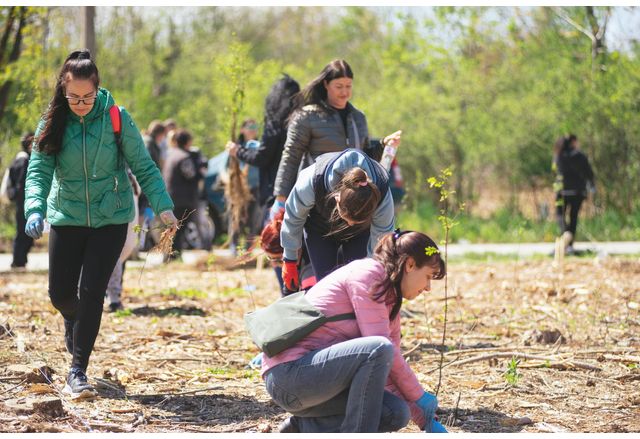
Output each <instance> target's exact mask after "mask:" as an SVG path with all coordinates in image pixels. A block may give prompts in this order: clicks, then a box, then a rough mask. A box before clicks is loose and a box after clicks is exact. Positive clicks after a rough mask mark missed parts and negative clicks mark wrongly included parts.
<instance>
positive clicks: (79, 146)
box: [24, 88, 173, 227]
mask: <svg viewBox="0 0 640 439" xmlns="http://www.w3.org/2000/svg"><path fill="white" fill-rule="evenodd" d="M112 105H114V100H113V98H112V97H111V94H110V93H109V91H107V90H105V89H103V88H100V89H99V90H98V97H97V100H96V102H95V104H94V106H93V108H92V109H91V112H89V114H87V115H86V116H84V118H81V117H79V116H77V115H76V114H74V113H73V112H71V111H69V115H68V117H67V125H66V128H65V132H64V137H63V141H62V149H61V151H60V152H59V153H57V154H51V155H47V154H44V153H43V152H40V151H39V150H38V145H37V143H34V147H33V152H32V154H31V160H30V161H29V168H28V170H27V182H26V185H25V202H24V210H25V218H29V215H31V214H32V213H34V212H39V213H41V214H42V216H43V217H44V216H46V218H47V221H49V223H50V224H51V225H54V226H85V227H102V226H106V225H110V224H126V223H128V222H130V221H131V220H133V217H134V214H135V209H134V206H133V192H132V188H131V183H129V178H128V177H127V172H126V169H125V167H126V166H125V160H126V163H128V164H129V167H130V168H131V170H132V171H133V174H134V175H135V176H136V178H137V180H138V182H139V183H140V186H141V187H142V190H143V191H144V193H145V195H146V196H147V197H148V199H149V201H150V202H151V207H152V208H153V210H154V212H155V213H156V214H158V213H160V212H164V211H166V210H173V202H172V201H171V198H170V197H169V195H168V193H167V189H166V187H165V185H164V182H163V181H162V176H161V175H160V171H159V170H158V168H157V166H156V164H155V163H154V162H153V160H151V157H150V156H149V153H148V152H147V149H146V148H145V146H144V142H143V140H142V137H141V135H140V132H139V131H138V128H137V127H136V125H135V123H134V122H133V119H132V118H131V115H129V113H128V112H127V111H126V110H125V109H124V108H121V111H120V114H121V118H122V149H123V154H124V159H125V160H120V161H118V146H117V144H116V139H115V135H114V133H113V127H112V125H111V118H110V117H109V108H111V106H112ZM43 127H44V121H40V124H39V125H38V129H37V130H36V135H35V138H36V139H37V138H38V136H39V133H40V131H41V130H42V129H43Z"/></svg>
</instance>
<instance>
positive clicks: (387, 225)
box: [367, 189, 395, 256]
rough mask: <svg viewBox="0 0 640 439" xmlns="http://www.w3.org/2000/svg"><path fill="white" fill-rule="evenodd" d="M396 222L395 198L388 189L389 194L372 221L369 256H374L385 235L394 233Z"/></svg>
mask: <svg viewBox="0 0 640 439" xmlns="http://www.w3.org/2000/svg"><path fill="white" fill-rule="evenodd" d="M394 222H395V212H394V208H393V196H392V195H391V189H387V193H386V194H385V196H384V199H383V200H382V203H380V205H379V206H378V208H377V209H376V211H375V212H374V213H373V220H372V221H371V228H370V232H369V244H368V245H367V255H368V256H371V255H373V250H374V249H375V247H376V245H377V244H378V241H379V240H380V238H381V237H382V235H384V234H385V233H389V232H392V231H393V226H394Z"/></svg>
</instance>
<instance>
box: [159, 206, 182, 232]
mask: <svg viewBox="0 0 640 439" xmlns="http://www.w3.org/2000/svg"><path fill="white" fill-rule="evenodd" d="M160 220H161V221H162V224H164V225H165V226H167V227H168V228H170V229H175V230H178V218H176V216H175V215H174V214H173V211H171V210H165V211H164V212H160Z"/></svg>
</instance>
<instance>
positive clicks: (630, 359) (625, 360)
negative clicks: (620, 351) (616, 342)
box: [598, 354, 640, 364]
mask: <svg viewBox="0 0 640 439" xmlns="http://www.w3.org/2000/svg"><path fill="white" fill-rule="evenodd" d="M602 358H604V359H605V360H606V361H619V362H621V363H636V364H640V357H636V356H623V355H611V354H604V355H603V356H602ZM598 359H600V358H598Z"/></svg>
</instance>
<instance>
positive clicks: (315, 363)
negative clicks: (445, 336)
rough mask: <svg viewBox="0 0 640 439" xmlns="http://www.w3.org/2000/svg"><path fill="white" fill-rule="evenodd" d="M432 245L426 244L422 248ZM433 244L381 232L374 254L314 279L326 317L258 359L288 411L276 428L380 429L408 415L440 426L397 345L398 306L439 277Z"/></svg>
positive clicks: (398, 424)
mask: <svg viewBox="0 0 640 439" xmlns="http://www.w3.org/2000/svg"><path fill="white" fill-rule="evenodd" d="M427 249H430V250H427ZM444 275H445V265H444V262H443V260H442V259H441V258H440V254H439V253H438V252H437V246H436V244H435V243H434V242H433V241H432V240H431V239H430V238H429V237H428V236H426V235H424V234H422V233H419V232H399V231H397V232H395V233H389V234H387V235H385V236H383V237H382V239H381V240H380V242H379V243H378V245H377V246H376V248H375V252H374V255H373V258H365V259H360V260H357V261H353V262H351V263H350V264H347V265H345V266H344V267H341V268H339V269H338V270H336V271H334V272H333V273H331V274H329V275H328V276H327V277H325V278H324V279H322V280H321V281H320V282H318V283H317V284H316V285H315V286H314V287H313V288H311V290H309V292H308V293H307V294H306V298H307V299H308V300H309V302H311V303H312V304H313V305H315V306H316V307H317V308H318V309H319V310H320V311H322V312H323V313H324V314H325V315H326V316H328V317H330V316H333V315H337V314H347V313H354V314H355V316H356V318H355V320H353V319H351V320H341V321H336V322H329V323H325V324H324V325H323V326H321V327H320V328H318V329H316V330H315V331H314V332H312V333H311V334H309V335H308V336H307V337H305V338H304V339H302V340H301V341H299V342H298V343H297V344H296V345H294V346H292V347H290V348H288V349H286V350H284V351H283V352H280V353H279V354H277V355H275V356H273V357H271V358H269V357H267V356H266V355H265V356H264V359H263V366H262V376H263V378H264V380H265V384H266V388H267V391H268V392H269V394H270V395H271V397H272V398H273V400H274V401H275V402H276V404H278V405H279V406H280V407H282V408H283V409H285V410H287V411H288V412H291V413H292V414H293V415H294V416H292V417H290V418H289V419H287V420H286V421H285V422H284V423H283V424H282V425H281V427H280V431H281V432H304V433H307V432H308V433H312V432H385V431H395V430H399V429H401V428H403V427H404V426H405V425H407V423H408V422H409V418H410V417H411V418H412V419H413V420H414V421H415V422H416V424H417V425H419V426H420V427H421V428H422V429H424V430H425V431H427V432H445V431H446V430H444V428H443V427H442V425H441V424H439V423H438V422H437V421H436V420H435V410H436V408H437V405H438V403H437V400H436V397H435V396H434V395H431V394H430V393H427V392H426V391H424V390H423V388H422V386H421V385H420V382H419V381H418V379H417V378H416V376H415V374H414V373H413V371H412V370H411V368H410V367H409V365H408V364H407V363H406V361H405V360H404V358H403V357H402V354H401V352H400V307H401V306H402V301H403V299H406V300H412V299H415V298H416V297H418V296H419V295H420V294H421V293H422V292H424V291H429V290H430V286H431V280H432V279H442V278H443V277H444Z"/></svg>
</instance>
